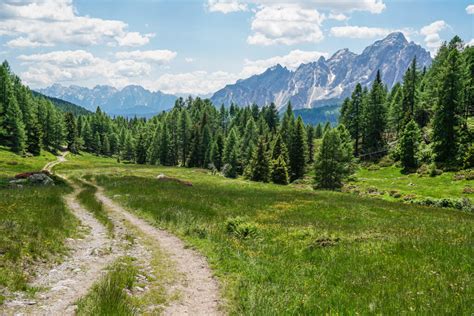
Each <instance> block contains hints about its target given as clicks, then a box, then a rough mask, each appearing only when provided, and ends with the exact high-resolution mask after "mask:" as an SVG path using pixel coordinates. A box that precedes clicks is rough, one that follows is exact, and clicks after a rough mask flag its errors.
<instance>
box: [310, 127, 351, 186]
mask: <svg viewBox="0 0 474 316" xmlns="http://www.w3.org/2000/svg"><path fill="white" fill-rule="evenodd" d="M352 170H353V169H352V150H348V149H347V147H346V148H344V145H343V142H342V141H341V138H340V135H339V130H337V129H331V130H329V131H327V132H326V133H325V134H324V136H323V141H322V144H321V148H320V150H319V154H318V157H317V159H316V163H315V183H316V188H321V189H329V190H335V189H339V188H341V187H342V184H343V181H344V179H346V178H347V177H348V176H349V175H350V174H351V172H352Z"/></svg>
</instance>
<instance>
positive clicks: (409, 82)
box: [402, 56, 419, 126]
mask: <svg viewBox="0 0 474 316" xmlns="http://www.w3.org/2000/svg"><path fill="white" fill-rule="evenodd" d="M418 77H419V76H418V72H417V69H416V56H415V58H413V61H412V63H411V65H410V67H409V68H408V69H407V71H406V73H405V76H404V77H403V97H402V111H403V121H404V122H403V126H405V124H406V123H408V122H409V121H410V120H411V119H413V118H414V117H415V110H416V105H417V102H418V95H417V86H418Z"/></svg>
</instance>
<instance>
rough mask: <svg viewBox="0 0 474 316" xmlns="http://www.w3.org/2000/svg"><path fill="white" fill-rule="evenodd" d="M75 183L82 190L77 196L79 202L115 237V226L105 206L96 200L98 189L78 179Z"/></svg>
mask: <svg viewBox="0 0 474 316" xmlns="http://www.w3.org/2000/svg"><path fill="white" fill-rule="evenodd" d="M74 181H75V183H76V184H78V185H80V186H81V188H82V190H81V192H80V193H79V194H78V195H77V198H78V199H79V202H80V203H81V204H82V205H83V206H84V207H85V208H86V209H87V210H88V211H90V212H92V214H94V217H95V218H96V219H97V220H98V221H99V222H100V223H102V225H104V226H105V227H106V228H107V232H108V233H109V235H113V233H114V224H113V222H112V220H111V219H110V218H109V216H108V215H107V211H106V210H105V209H104V205H103V204H102V202H100V201H98V200H97V199H96V198H95V193H96V192H97V188H96V187H95V186H93V185H90V184H88V183H86V182H83V181H80V180H77V179H76V180H74Z"/></svg>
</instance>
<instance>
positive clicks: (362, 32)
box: [330, 26, 392, 38]
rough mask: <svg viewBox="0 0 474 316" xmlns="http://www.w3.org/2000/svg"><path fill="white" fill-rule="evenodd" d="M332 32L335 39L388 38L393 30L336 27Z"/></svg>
mask: <svg viewBox="0 0 474 316" xmlns="http://www.w3.org/2000/svg"><path fill="white" fill-rule="evenodd" d="M330 32H331V35H332V36H335V37H348V38H374V37H381V36H386V35H388V34H390V33H391V32H392V30H389V29H384V28H379V27H366V26H335V27H332V28H331V31H330Z"/></svg>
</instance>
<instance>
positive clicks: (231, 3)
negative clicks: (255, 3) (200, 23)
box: [207, 0, 248, 14]
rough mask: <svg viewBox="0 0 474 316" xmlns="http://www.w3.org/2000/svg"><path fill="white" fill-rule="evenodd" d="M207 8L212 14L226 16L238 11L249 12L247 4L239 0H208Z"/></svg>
mask: <svg viewBox="0 0 474 316" xmlns="http://www.w3.org/2000/svg"><path fill="white" fill-rule="evenodd" d="M207 8H208V10H209V11H210V12H221V13H224V14H227V13H231V12H238V11H247V9H248V7H247V4H246V3H244V2H240V1H238V0H208V2H207Z"/></svg>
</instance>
